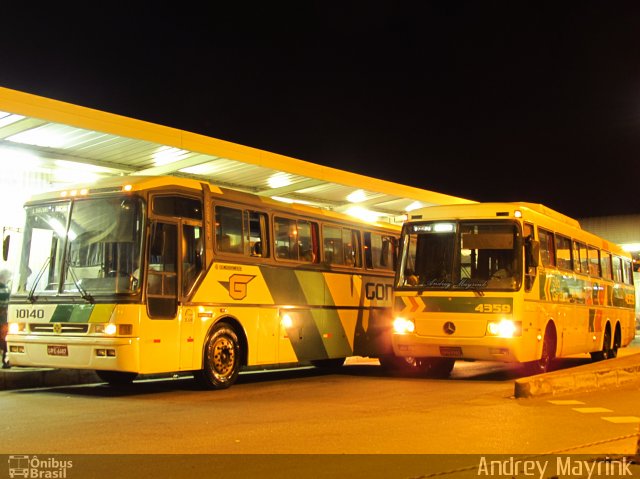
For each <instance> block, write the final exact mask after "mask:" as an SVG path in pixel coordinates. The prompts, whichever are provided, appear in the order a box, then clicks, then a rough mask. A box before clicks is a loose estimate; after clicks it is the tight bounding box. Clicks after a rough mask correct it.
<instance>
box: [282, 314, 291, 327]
mask: <svg viewBox="0 0 640 479" xmlns="http://www.w3.org/2000/svg"><path fill="white" fill-rule="evenodd" d="M280 324H282V327H283V328H285V329H288V328H290V327H291V326H293V319H291V316H289V315H288V314H285V315H283V316H282V319H281V320H280Z"/></svg>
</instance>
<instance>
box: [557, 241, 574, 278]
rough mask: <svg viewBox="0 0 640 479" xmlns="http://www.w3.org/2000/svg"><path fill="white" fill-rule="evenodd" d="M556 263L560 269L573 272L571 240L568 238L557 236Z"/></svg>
mask: <svg viewBox="0 0 640 479" xmlns="http://www.w3.org/2000/svg"><path fill="white" fill-rule="evenodd" d="M556 261H557V265H558V268H562V269H566V270H572V269H573V267H572V264H571V240H570V239H569V238H567V237H566V236H562V235H559V234H557V235H556Z"/></svg>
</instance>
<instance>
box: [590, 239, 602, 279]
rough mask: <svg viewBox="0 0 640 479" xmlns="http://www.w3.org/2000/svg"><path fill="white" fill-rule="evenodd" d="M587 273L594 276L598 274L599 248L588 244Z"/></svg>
mask: <svg viewBox="0 0 640 479" xmlns="http://www.w3.org/2000/svg"><path fill="white" fill-rule="evenodd" d="M588 255H589V274H590V275H591V276H594V277H599V276H600V250H599V249H597V248H594V247H593V246H589V249H588Z"/></svg>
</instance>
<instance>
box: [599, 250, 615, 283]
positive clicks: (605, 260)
mask: <svg viewBox="0 0 640 479" xmlns="http://www.w3.org/2000/svg"><path fill="white" fill-rule="evenodd" d="M600 268H601V270H600V271H601V272H602V277H603V278H604V279H608V280H611V279H612V277H611V253H609V252H607V251H602V253H601V255H600Z"/></svg>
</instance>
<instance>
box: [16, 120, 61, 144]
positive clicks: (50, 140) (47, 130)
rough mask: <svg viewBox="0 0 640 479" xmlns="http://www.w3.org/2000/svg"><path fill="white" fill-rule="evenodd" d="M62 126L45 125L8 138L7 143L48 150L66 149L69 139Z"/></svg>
mask: <svg viewBox="0 0 640 479" xmlns="http://www.w3.org/2000/svg"><path fill="white" fill-rule="evenodd" d="M67 135H68V131H66V132H65V130H63V129H62V128H61V127H60V126H54V125H43V126H39V127H37V128H31V129H30V130H26V131H22V132H20V133H16V134H15V135H11V136H9V137H7V138H6V140H7V141H11V142H14V143H22V144H24V145H34V146H43V147H46V148H64V147H65V146H66V144H67V141H68V140H69V138H68V137H67Z"/></svg>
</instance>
